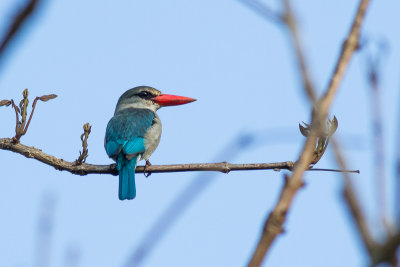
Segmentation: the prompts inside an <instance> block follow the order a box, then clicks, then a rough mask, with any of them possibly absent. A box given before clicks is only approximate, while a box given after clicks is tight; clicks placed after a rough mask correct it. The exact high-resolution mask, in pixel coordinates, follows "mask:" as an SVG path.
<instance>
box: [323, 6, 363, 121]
mask: <svg viewBox="0 0 400 267" xmlns="http://www.w3.org/2000/svg"><path fill="white" fill-rule="evenodd" d="M369 3H370V0H361V1H360V4H359V5H358V9H357V13H356V16H355V18H354V20H353V24H352V26H351V29H350V32H349V34H348V36H347V38H346V40H345V41H344V43H343V45H342V50H341V52H340V56H339V59H338V61H337V62H336V67H335V70H334V72H333V75H332V77H331V79H330V81H329V85H328V89H327V90H326V91H325V94H324V95H323V97H322V99H321V101H320V102H319V109H321V111H320V112H321V114H320V116H321V118H325V117H326V116H327V114H328V110H329V106H330V105H331V104H332V102H333V99H334V97H335V95H336V92H337V90H338V88H339V85H340V83H341V81H342V79H343V75H344V73H345V71H346V69H347V66H348V65H349V62H350V59H351V57H352V55H353V54H354V52H355V51H356V50H357V48H358V46H359V40H360V29H361V25H362V23H363V21H364V18H365V13H366V11H367V8H368V5H369Z"/></svg>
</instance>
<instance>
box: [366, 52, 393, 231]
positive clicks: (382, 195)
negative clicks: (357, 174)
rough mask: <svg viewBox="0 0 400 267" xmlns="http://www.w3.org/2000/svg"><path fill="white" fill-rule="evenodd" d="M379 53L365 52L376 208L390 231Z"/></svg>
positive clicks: (383, 223) (382, 221)
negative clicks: (370, 111) (369, 100)
mask: <svg viewBox="0 0 400 267" xmlns="http://www.w3.org/2000/svg"><path fill="white" fill-rule="evenodd" d="M380 59H381V58H379V55H377V56H375V57H374V56H373V55H372V53H368V52H367V64H366V65H367V81H368V85H369V91H370V92H369V93H370V99H371V110H372V132H373V140H374V142H373V147H374V162H375V166H374V169H375V183H376V196H377V209H378V214H379V216H380V219H381V223H382V225H383V227H384V228H385V229H386V231H387V232H389V233H390V232H391V231H392V229H391V226H390V224H389V222H388V219H387V214H386V213H387V209H386V189H385V188H386V174H385V149H384V138H383V125H382V124H383V116H382V107H381V92H380V86H379V79H380V75H379V60H380Z"/></svg>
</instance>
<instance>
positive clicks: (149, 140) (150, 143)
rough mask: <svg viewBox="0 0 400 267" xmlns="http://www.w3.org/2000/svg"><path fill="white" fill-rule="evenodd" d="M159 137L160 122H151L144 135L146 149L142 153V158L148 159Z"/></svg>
mask: <svg viewBox="0 0 400 267" xmlns="http://www.w3.org/2000/svg"><path fill="white" fill-rule="evenodd" d="M160 138H161V123H155V124H153V125H152V126H151V127H150V129H149V130H148V131H147V132H146V134H145V135H144V140H145V142H144V147H145V148H146V151H145V152H144V153H143V156H142V158H143V159H145V160H148V159H149V157H150V156H151V154H153V152H154V150H156V148H157V146H158V144H159V143H160Z"/></svg>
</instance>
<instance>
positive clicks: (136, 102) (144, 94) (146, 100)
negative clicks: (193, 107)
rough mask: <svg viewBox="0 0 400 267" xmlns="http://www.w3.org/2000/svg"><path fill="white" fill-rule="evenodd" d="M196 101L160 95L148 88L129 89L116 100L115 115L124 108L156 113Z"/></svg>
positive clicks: (158, 92) (182, 97) (188, 98)
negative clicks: (163, 108)
mask: <svg viewBox="0 0 400 267" xmlns="http://www.w3.org/2000/svg"><path fill="white" fill-rule="evenodd" d="M193 101H196V99H193V98H190V97H184V96H177V95H166V94H162V93H161V92H160V91H158V90H157V89H154V88H152V87H149V86H139V87H135V88H132V89H129V90H128V91H126V92H125V93H123V94H122V95H121V97H120V98H119V100H118V103H117V107H116V109H115V113H117V112H118V111H120V110H123V109H126V108H147V109H150V110H152V111H154V112H156V111H157V110H158V109H159V108H161V107H165V106H177V105H183V104H187V103H190V102H193Z"/></svg>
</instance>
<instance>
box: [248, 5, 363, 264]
mask: <svg viewBox="0 0 400 267" xmlns="http://www.w3.org/2000/svg"><path fill="white" fill-rule="evenodd" d="M283 2H284V6H285V10H286V17H288V15H287V14H290V13H292V11H291V9H290V5H289V1H288V0H283ZM368 4H369V0H361V2H360V5H359V7H358V10H357V13H356V16H355V18H354V22H353V25H352V27H351V30H350V33H349V35H348V36H347V39H346V41H345V43H344V45H343V47H342V51H341V54H340V57H339V59H338V61H337V63H336V67H335V71H334V74H333V75H332V77H331V79H330V82H329V86H328V88H327V90H326V91H325V94H324V96H323V98H322V99H321V100H320V101H319V102H318V106H317V112H314V113H313V118H312V122H313V124H314V127H312V129H311V132H310V134H309V136H308V137H307V140H306V142H305V144H304V146H303V149H302V152H301V154H300V156H299V160H298V161H297V162H296V164H295V167H294V171H293V173H292V176H291V177H289V178H287V182H286V183H285V185H284V186H283V188H282V191H281V193H280V196H279V199H278V202H277V204H276V205H275V207H274V209H273V210H272V212H271V213H270V215H269V216H268V218H267V220H266V222H265V224H264V228H263V232H262V235H261V238H260V240H259V242H258V245H257V247H256V250H255V252H254V254H253V256H252V258H251V260H250V262H249V264H248V266H260V265H261V263H262V261H263V259H264V257H265V255H266V253H267V252H268V251H269V248H270V246H271V244H272V243H273V241H274V240H275V238H276V237H277V236H278V235H279V234H280V233H282V232H283V227H282V225H283V223H284V222H285V220H286V215H287V212H288V210H289V208H290V205H291V203H292V200H293V198H294V196H295V194H296V193H297V191H298V190H299V189H300V188H301V186H302V184H303V182H302V176H303V173H304V171H305V170H306V169H307V168H308V166H309V164H310V162H311V157H312V153H313V150H314V148H315V145H316V139H317V136H318V133H319V132H320V125H321V122H322V121H324V120H325V118H326V117H327V114H328V111H329V107H330V105H331V103H332V101H333V98H334V96H335V94H336V92H337V89H338V87H339V84H340V82H341V81H342V78H343V74H344V72H345V70H346V68H347V65H348V63H349V61H350V58H351V56H352V54H353V53H354V51H355V50H356V48H357V47H358V41H359V33H360V27H361V24H362V21H363V19H364V16H365V11H366V9H367V7H368ZM289 17H291V18H292V20H291V21H290V24H288V25H287V26H288V27H289V28H290V33H291V34H292V40H294V42H295V44H294V45H295V47H296V51H297V56H298V60H299V66H300V68H301V73H302V75H303V82H304V87H305V88H306V90H308V89H310V90H311V93H310V92H308V91H307V95H308V96H309V97H310V98H311V101H312V95H314V93H313V92H314V90H313V88H312V84H311V83H308V81H309V77H304V75H307V76H308V72H306V71H304V70H307V68H306V65H305V61H302V60H303V59H304V57H303V56H300V57H299V55H303V54H304V53H303V52H302V50H301V47H302V46H301V45H298V44H296V42H297V41H298V40H299V39H298V35H297V29H296V23H295V21H293V20H294V16H289ZM303 64H304V66H303ZM302 66H303V67H304V69H303V67H302Z"/></svg>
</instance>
